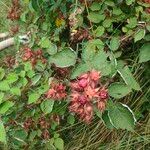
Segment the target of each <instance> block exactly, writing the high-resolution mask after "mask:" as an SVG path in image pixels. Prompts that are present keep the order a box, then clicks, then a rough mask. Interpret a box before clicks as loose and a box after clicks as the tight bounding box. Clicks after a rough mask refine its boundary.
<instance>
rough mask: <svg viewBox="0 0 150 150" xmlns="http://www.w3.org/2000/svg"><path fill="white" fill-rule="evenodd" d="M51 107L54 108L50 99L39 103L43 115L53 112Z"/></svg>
mask: <svg viewBox="0 0 150 150" xmlns="http://www.w3.org/2000/svg"><path fill="white" fill-rule="evenodd" d="M53 106H54V100H52V99H48V100H45V101H43V102H42V103H41V105H40V107H41V110H42V111H43V112H44V113H45V114H49V113H51V112H52V110H53Z"/></svg>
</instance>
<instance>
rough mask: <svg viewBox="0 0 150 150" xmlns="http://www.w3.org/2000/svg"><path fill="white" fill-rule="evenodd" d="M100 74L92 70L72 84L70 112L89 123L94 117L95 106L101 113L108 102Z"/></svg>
mask: <svg viewBox="0 0 150 150" xmlns="http://www.w3.org/2000/svg"><path fill="white" fill-rule="evenodd" d="M99 80H100V73H99V72H97V71H95V70H92V71H91V72H88V73H85V74H83V75H82V76H80V77H79V78H78V79H77V80H76V81H73V82H72V83H71V102H70V106H69V110H70V112H73V113H75V114H77V115H78V116H79V118H80V119H81V120H83V121H84V122H86V123H89V122H90V121H91V120H92V117H93V104H94V103H96V105H97V107H98V109H99V110H100V111H104V110H105V107H106V102H107V100H108V92H107V89H105V87H104V86H102V84H100V83H99Z"/></svg>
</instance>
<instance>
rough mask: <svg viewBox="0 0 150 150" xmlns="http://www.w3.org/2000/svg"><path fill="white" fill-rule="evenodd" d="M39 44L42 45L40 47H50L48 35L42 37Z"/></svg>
mask: <svg viewBox="0 0 150 150" xmlns="http://www.w3.org/2000/svg"><path fill="white" fill-rule="evenodd" d="M39 45H40V46H41V47H42V48H50V46H51V41H50V40H49V38H48V37H43V38H42V39H41V41H40V43H39Z"/></svg>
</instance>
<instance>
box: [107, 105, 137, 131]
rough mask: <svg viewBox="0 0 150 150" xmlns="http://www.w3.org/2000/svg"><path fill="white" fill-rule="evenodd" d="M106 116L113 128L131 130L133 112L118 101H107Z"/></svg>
mask: <svg viewBox="0 0 150 150" xmlns="http://www.w3.org/2000/svg"><path fill="white" fill-rule="evenodd" d="M108 117H109V119H110V122H111V124H112V125H113V126H114V127H115V128H117V129H118V128H121V129H127V130H129V131H133V129H134V123H135V119H134V116H133V113H132V112H131V110H130V109H129V107H127V106H126V105H124V104H119V103H115V104H114V103H109V106H108Z"/></svg>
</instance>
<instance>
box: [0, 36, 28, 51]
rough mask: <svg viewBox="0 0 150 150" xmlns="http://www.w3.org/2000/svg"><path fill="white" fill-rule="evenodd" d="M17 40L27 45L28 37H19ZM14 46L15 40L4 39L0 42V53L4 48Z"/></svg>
mask: <svg viewBox="0 0 150 150" xmlns="http://www.w3.org/2000/svg"><path fill="white" fill-rule="evenodd" d="M18 40H19V42H20V43H22V44H27V43H29V37H28V35H23V36H19V37H18ZM14 44H15V38H14V37H12V38H9V39H6V40H4V41H2V42H0V51H2V50H3V49H5V48H8V47H10V46H12V45H14Z"/></svg>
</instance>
